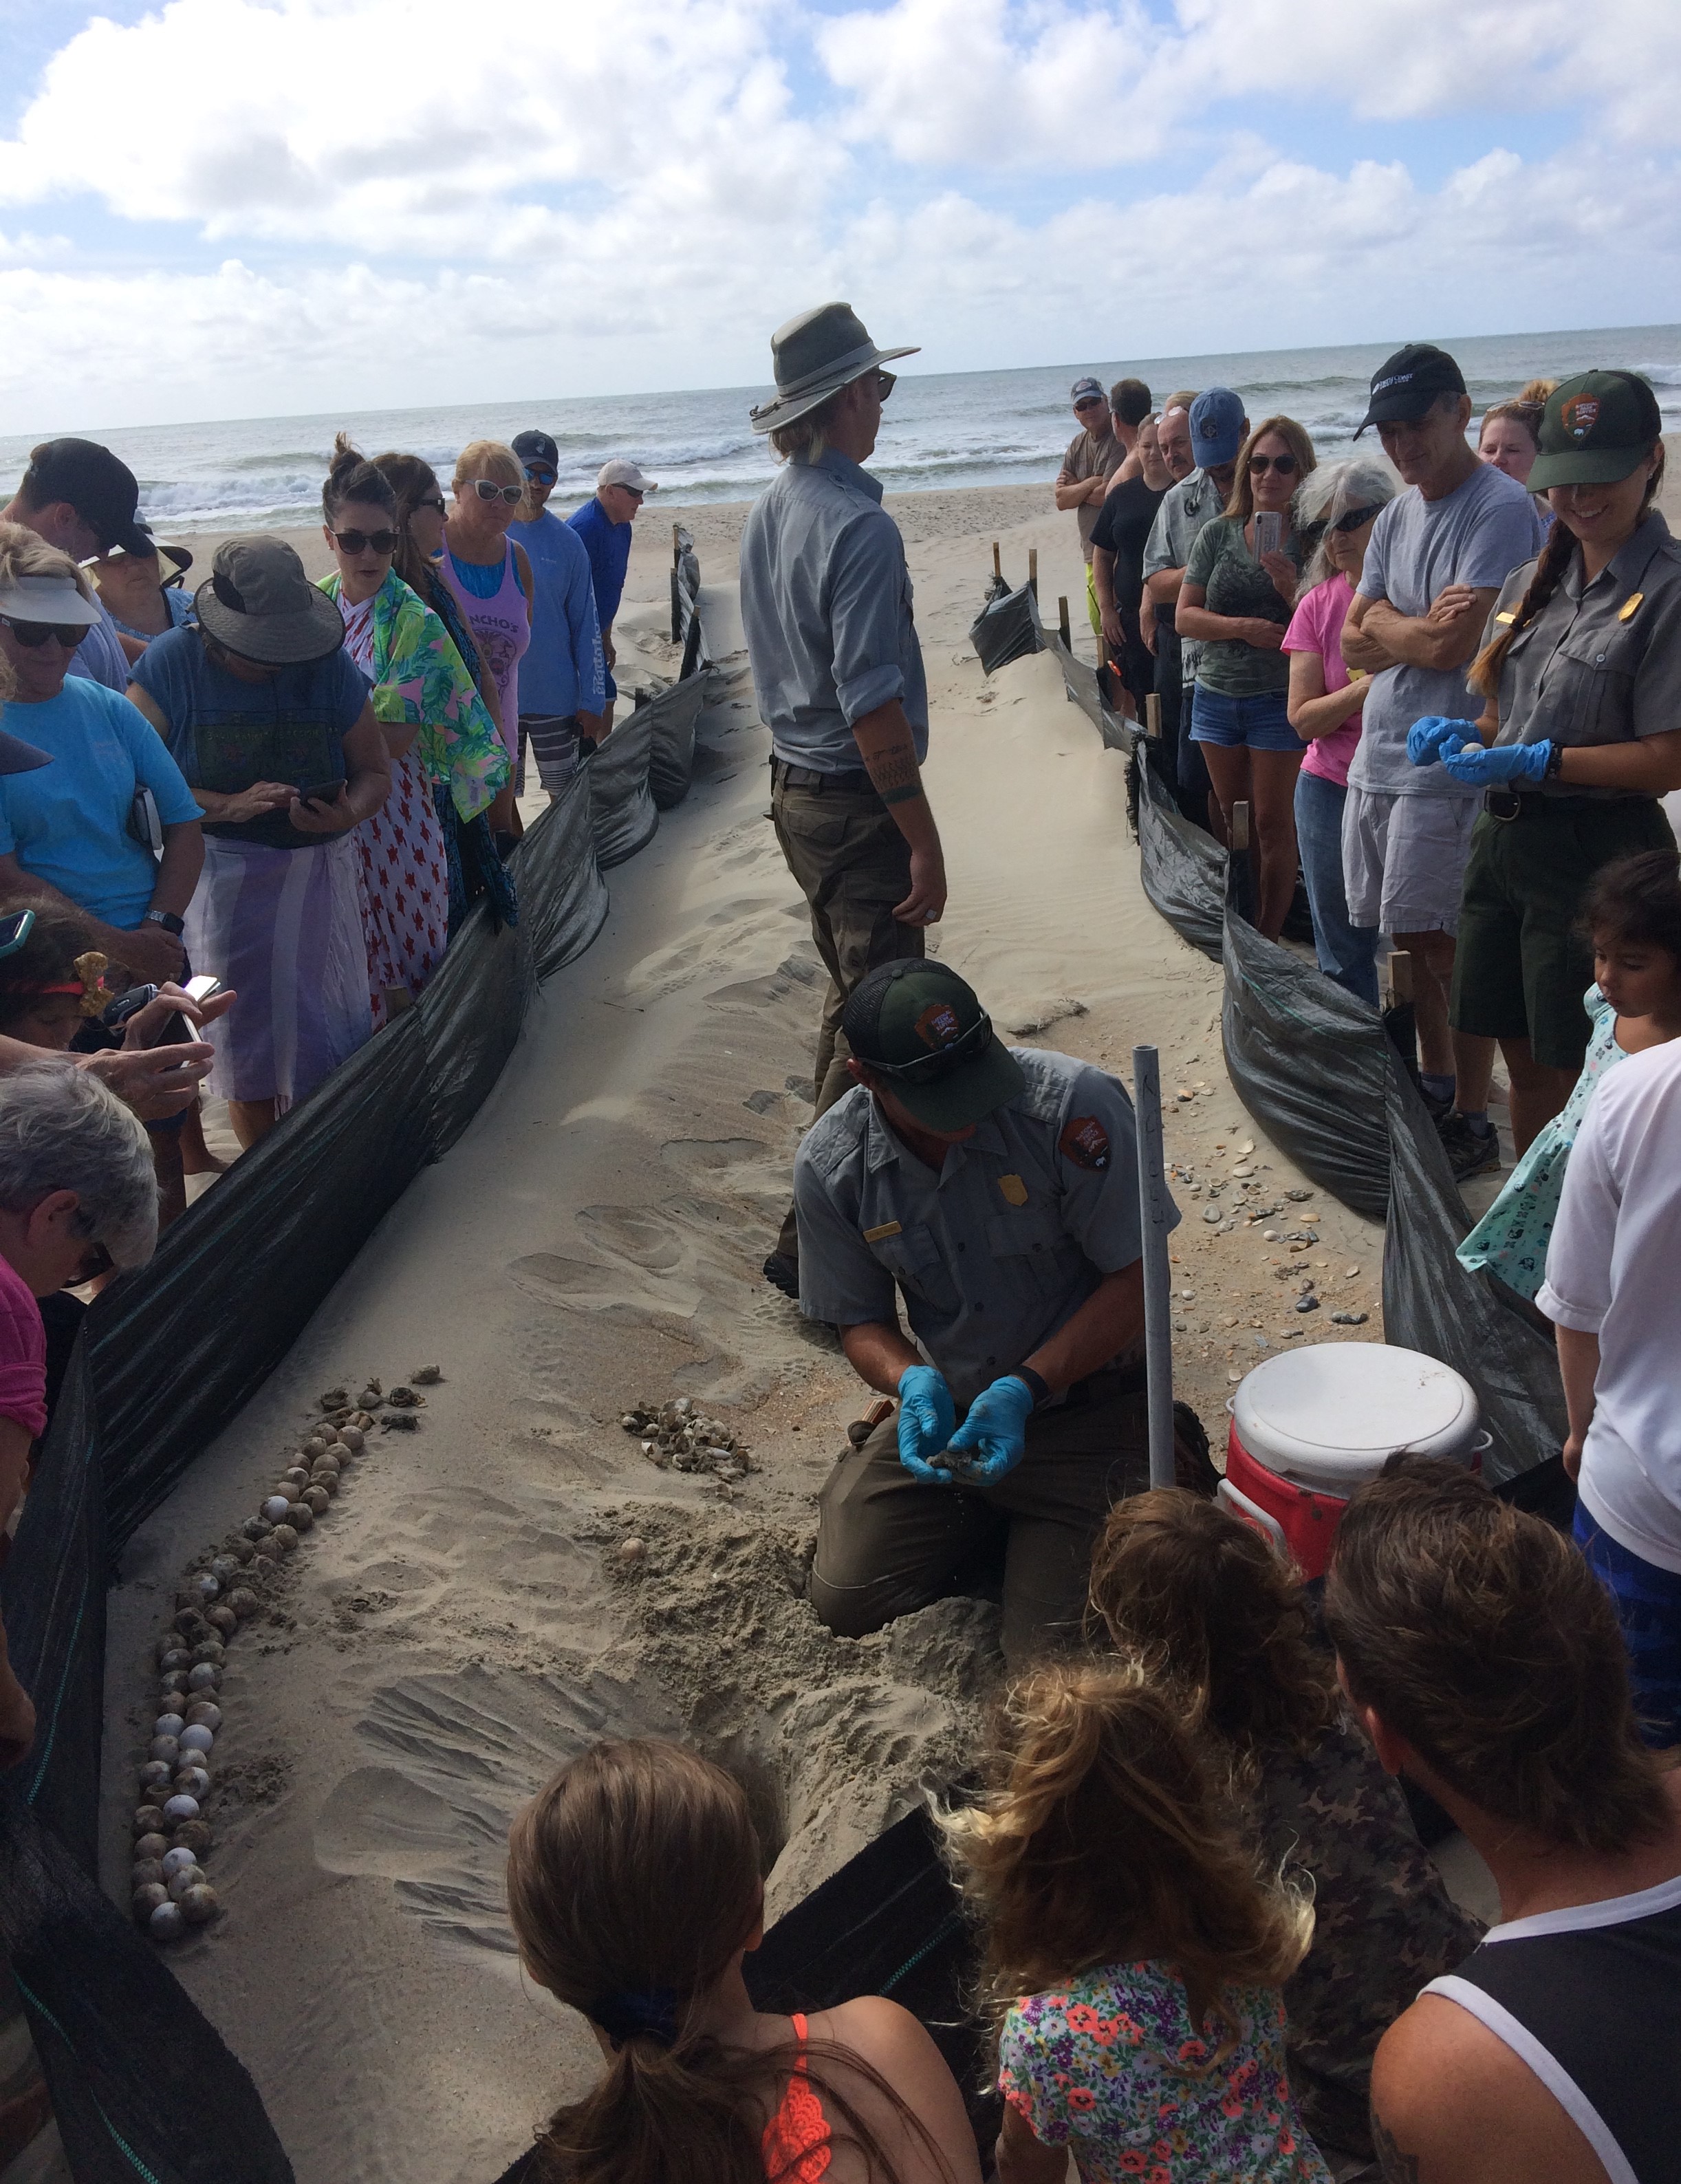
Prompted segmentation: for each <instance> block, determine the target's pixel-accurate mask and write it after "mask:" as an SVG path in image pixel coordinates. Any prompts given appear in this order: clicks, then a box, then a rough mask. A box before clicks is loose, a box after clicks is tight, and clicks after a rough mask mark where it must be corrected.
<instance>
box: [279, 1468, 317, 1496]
mask: <svg viewBox="0 0 1681 2184" xmlns="http://www.w3.org/2000/svg"><path fill="white" fill-rule="evenodd" d="M307 1485H309V1465H308V1464H307V1463H294V1464H293V1465H292V1468H291V1470H290V1471H283V1472H281V1475H280V1480H279V1485H278V1486H277V1487H276V1491H277V1492H278V1490H279V1488H280V1487H284V1486H292V1487H301V1486H307Z"/></svg>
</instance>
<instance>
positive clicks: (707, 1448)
mask: <svg viewBox="0 0 1681 2184" xmlns="http://www.w3.org/2000/svg"><path fill="white" fill-rule="evenodd" d="M619 1423H620V1424H621V1426H623V1428H624V1429H625V1431H626V1433H627V1434H635V1435H637V1438H638V1440H640V1441H641V1442H642V1452H643V1455H644V1456H645V1457H647V1458H648V1462H649V1463H654V1464H658V1466H659V1467H660V1470H661V1471H710V1473H711V1474H712V1476H713V1477H714V1478H715V1479H719V1480H721V1482H722V1483H723V1484H724V1485H726V1486H733V1485H735V1484H736V1482H737V1481H738V1479H745V1478H746V1476H747V1474H748V1473H749V1471H753V1470H755V1469H756V1468H757V1466H756V1465H755V1464H754V1461H753V1458H752V1457H751V1456H750V1455H749V1453H748V1449H747V1444H746V1443H745V1442H744V1441H743V1440H741V1439H740V1438H739V1436H738V1435H737V1434H736V1433H735V1432H734V1431H732V1429H731V1428H730V1427H728V1426H726V1424H724V1423H723V1421H722V1420H721V1419H720V1418H708V1417H707V1416H706V1415H705V1413H704V1412H702V1411H700V1410H699V1409H698V1408H697V1407H696V1406H695V1401H694V1398H693V1396H676V1398H675V1399H674V1400H673V1401H671V1402H669V1403H660V1404H658V1405H655V1404H653V1403H636V1404H633V1405H632V1407H631V1408H630V1409H629V1410H628V1411H626V1412H625V1414H624V1416H623V1417H622V1418H621V1419H620V1421H619Z"/></svg>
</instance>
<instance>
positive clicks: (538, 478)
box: [526, 463, 560, 485]
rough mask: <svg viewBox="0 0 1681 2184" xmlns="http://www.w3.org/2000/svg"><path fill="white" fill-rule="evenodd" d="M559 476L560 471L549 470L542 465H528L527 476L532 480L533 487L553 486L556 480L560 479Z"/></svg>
mask: <svg viewBox="0 0 1681 2184" xmlns="http://www.w3.org/2000/svg"><path fill="white" fill-rule="evenodd" d="M559 475H560V473H559V471H551V470H548V469H547V468H546V467H544V466H543V465H541V464H537V463H527V464H526V476H527V477H528V478H529V479H530V480H531V482H532V484H533V485H553V484H554V481H555V479H556V478H557V477H559Z"/></svg>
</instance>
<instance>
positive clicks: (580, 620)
mask: <svg viewBox="0 0 1681 2184" xmlns="http://www.w3.org/2000/svg"><path fill="white" fill-rule="evenodd" d="M508 536H509V538H512V539H515V540H517V541H518V543H520V545H521V546H523V547H524V548H525V549H526V554H527V555H528V556H529V557H530V560H531V565H532V643H531V649H530V651H529V652H527V653H526V655H525V657H524V659H523V660H520V711H521V712H522V713H553V714H558V715H559V716H562V717H564V716H565V715H567V714H569V713H579V712H582V713H599V712H601V711H603V710H604V708H605V706H606V704H607V660H606V655H605V654H604V652H603V651H602V649H601V625H600V623H599V622H598V621H597V619H596V613H595V586H594V582H593V579H592V577H591V574H590V565H589V555H588V554H587V552H586V551H585V549H584V543H583V541H582V539H581V538H579V537H578V535H577V533H576V532H575V531H571V530H569V529H568V528H567V526H566V525H565V524H564V523H563V522H562V521H560V518H559V516H558V515H551V514H550V513H549V511H548V510H547V509H545V510H543V514H542V515H539V516H538V517H537V519H536V521H534V522H531V523H510V524H509V526H508Z"/></svg>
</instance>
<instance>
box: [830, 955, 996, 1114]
mask: <svg viewBox="0 0 1681 2184" xmlns="http://www.w3.org/2000/svg"><path fill="white" fill-rule="evenodd" d="M841 1029H842V1030H843V1032H844V1033H845V1034H846V1041H847V1045H849V1047H850V1048H851V1049H852V1051H853V1053H854V1056H856V1058H857V1059H858V1060H859V1061H861V1062H863V1063H864V1065H865V1066H866V1068H870V1069H876V1070H879V1071H880V1072H881V1073H882V1076H883V1077H885V1078H887V1080H888V1084H889V1086H890V1087H891V1089H892V1091H893V1096H894V1098H895V1099H897V1100H901V1101H902V1102H903V1103H904V1105H905V1107H906V1108H907V1109H908V1110H909V1112H910V1114H911V1116H912V1117H914V1118H915V1119H916V1121H917V1122H919V1123H921V1125H922V1127H923V1128H924V1129H927V1130H966V1129H967V1128H969V1126H970V1124H971V1123H978V1122H980V1121H981V1120H982V1117H985V1116H988V1115H990V1114H991V1113H992V1112H993V1110H994V1108H995V1107H1001V1106H1003V1105H1004V1104H1005V1100H1014V1099H1016V1097H1017V1096H1018V1095H1020V1094H1021V1092H1022V1091H1023V1090H1024V1089H1026V1085H1027V1079H1026V1078H1024V1077H1023V1076H1022V1074H1021V1065H1020V1064H1019V1063H1018V1062H1017V1061H1016V1057H1015V1056H1014V1055H1013V1054H1011V1053H1010V1050H1009V1048H1008V1047H1006V1046H1005V1045H1003V1044H1002V1043H1001V1042H1000V1041H999V1039H998V1037H997V1036H996V1034H994V1030H993V1022H992V1018H991V1017H989V1016H988V1014H987V1012H986V1011H985V1010H984V1009H983V1008H982V1006H981V1003H980V1000H979V997H978V995H977V994H976V992H975V989H974V988H973V987H972V986H971V985H969V984H968V983H966V981H965V980H964V979H962V978H959V977H958V975H957V973H956V972H955V971H949V970H948V969H947V968H946V967H945V965H944V964H943V963H931V962H927V961H922V960H921V959H920V958H918V959H911V960H910V961H905V962H899V963H878V964H877V967H876V968H875V969H874V970H873V971H871V972H867V973H866V976H865V977H864V978H861V979H860V981H859V983H858V984H857V985H856V986H854V989H853V990H852V997H851V999H850V1000H849V1001H848V1002H847V1005H846V1009H845V1011H844V1013H843V1016H842V1017H841Z"/></svg>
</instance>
